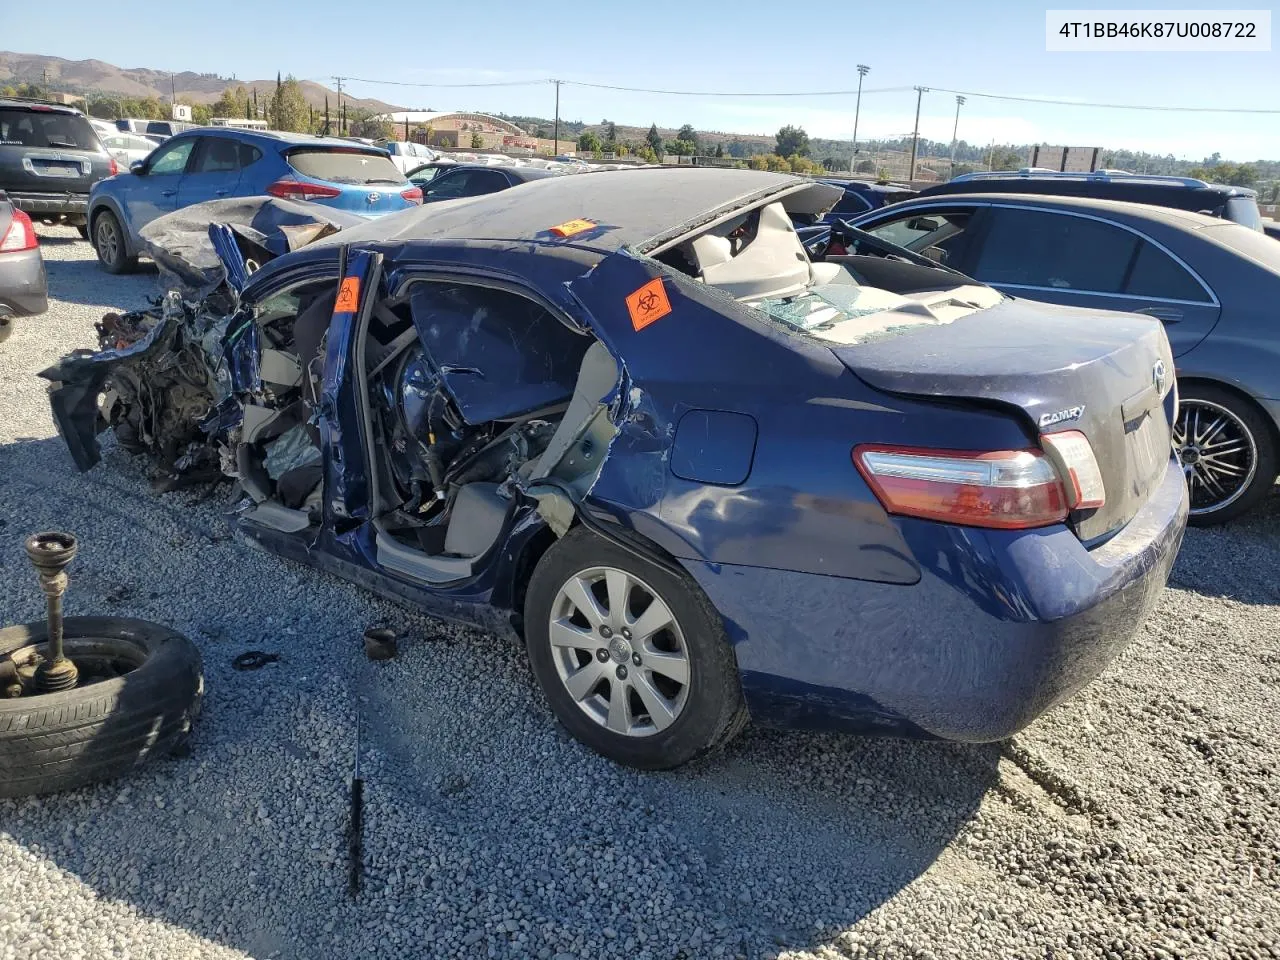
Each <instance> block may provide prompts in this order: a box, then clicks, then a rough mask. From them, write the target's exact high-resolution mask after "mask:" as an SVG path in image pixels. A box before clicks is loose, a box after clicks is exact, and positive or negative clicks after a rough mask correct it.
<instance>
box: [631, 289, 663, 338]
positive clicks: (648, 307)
mask: <svg viewBox="0 0 1280 960" xmlns="http://www.w3.org/2000/svg"><path fill="white" fill-rule="evenodd" d="M627 310H628V311H630V313H631V326H633V327H634V328H635V329H636V330H643V329H644V328H645V327H647V326H648V325H649V324H651V323H653V322H654V321H655V320H661V319H662V318H663V317H665V316H666V315H667V314H668V313H670V312H671V301H670V300H668V299H667V291H666V288H665V287H663V285H662V278H661V277H654V278H653V279H652V280H650V281H649V282H648V283H646V284H645V285H644V286H643V287H641V288H640V289H639V290H637V291H636V292H635V293H633V294H631V296H629V297H627Z"/></svg>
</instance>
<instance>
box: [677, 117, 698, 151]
mask: <svg viewBox="0 0 1280 960" xmlns="http://www.w3.org/2000/svg"><path fill="white" fill-rule="evenodd" d="M676 139H677V140H685V141H688V142H689V143H692V144H693V152H694V153H697V152H698V131H697V130H695V129H693V125H692V124H688V123H686V124H685V125H684V126H683V127H681V128H680V129H679V130H678V131H676Z"/></svg>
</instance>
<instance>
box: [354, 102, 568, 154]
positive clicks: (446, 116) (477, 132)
mask: <svg viewBox="0 0 1280 960" xmlns="http://www.w3.org/2000/svg"><path fill="white" fill-rule="evenodd" d="M379 119H381V120H386V121H388V122H390V123H393V124H395V125H396V127H397V129H398V130H401V131H403V129H404V127H405V126H406V124H407V125H408V129H409V139H410V140H413V141H414V142H416V143H425V144H426V145H427V146H429V147H444V148H445V149H450V148H453V149H460V150H471V149H480V150H512V151H514V152H528V153H535V152H541V151H540V150H539V147H540V141H539V140H538V139H537V138H536V137H534V136H531V135H530V134H529V132H528V131H526V130H523V129H521V128H520V127H517V126H516V125H515V124H514V123H511V122H510V121H508V120H503V119H502V118H501V117H493V116H490V115H489V114H487V113H462V112H449V113H440V112H434V111H432V112H428V111H422V110H402V111H398V112H396V113H388V114H384V115H383V116H381V117H380V118H379ZM546 142H547V143H550V142H551V141H549V140H548V141H546ZM561 142H564V141H561Z"/></svg>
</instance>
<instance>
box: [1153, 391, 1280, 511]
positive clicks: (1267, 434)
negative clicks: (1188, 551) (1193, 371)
mask: <svg viewBox="0 0 1280 960" xmlns="http://www.w3.org/2000/svg"><path fill="white" fill-rule="evenodd" d="M1179 401H1180V408H1179V413H1178V421H1179V422H1178V424H1176V425H1175V427H1176V429H1177V430H1178V431H1181V435H1182V437H1183V439H1184V440H1185V441H1187V442H1185V443H1183V444H1179V442H1178V440H1177V439H1176V438H1175V441H1174V445H1175V447H1178V448H1179V451H1180V456H1182V458H1183V464H1184V467H1185V468H1186V469H1187V470H1188V482H1189V483H1191V484H1192V485H1191V498H1192V503H1191V516H1190V517H1189V518H1188V522H1189V523H1191V524H1192V525H1193V526H1197V527H1207V526H1213V525H1215V524H1220V523H1227V522H1228V521H1231V520H1234V519H1235V518H1236V517H1239V516H1240V515H1241V514H1243V513H1246V512H1248V511H1249V510H1252V509H1253V508H1254V507H1255V506H1257V505H1258V502H1259V501H1260V500H1261V499H1262V498H1263V497H1265V496H1266V495H1267V493H1268V492H1269V491H1270V490H1271V488H1272V487H1273V486H1274V485H1275V482H1276V474H1277V473H1280V461H1278V459H1277V451H1276V443H1275V429H1274V427H1273V426H1272V425H1271V424H1270V423H1269V422H1268V420H1267V418H1266V417H1265V416H1264V415H1263V413H1262V411H1261V410H1259V409H1258V408H1257V407H1256V406H1255V405H1254V404H1253V403H1252V402H1251V401H1249V400H1247V399H1245V398H1244V397H1242V396H1240V395H1239V394H1237V393H1235V392H1233V391H1231V390H1225V389H1223V388H1221V387H1215V386H1213V385H1211V384H1200V383H1192V384H1188V385H1187V386H1185V387H1183V386H1181V385H1179ZM1197 410H1198V411H1199V412H1200V414H1201V418H1202V419H1201V422H1207V421H1205V420H1204V418H1205V417H1206V416H1210V417H1211V416H1215V415H1219V414H1221V413H1226V414H1227V415H1229V417H1230V418H1234V421H1233V422H1229V423H1228V427H1229V428H1230V429H1231V430H1237V431H1243V434H1244V435H1245V440H1246V443H1247V444H1248V445H1251V447H1252V452H1251V462H1246V461H1244V460H1243V459H1238V460H1234V461H1233V465H1237V466H1240V467H1241V469H1243V470H1244V471H1245V473H1244V478H1243V479H1244V482H1243V484H1242V485H1241V487H1240V488H1239V489H1232V490H1230V495H1226V496H1217V497H1216V502H1215V497H1213V496H1212V495H1211V493H1212V492H1211V491H1208V490H1206V489H1205V488H1204V486H1203V484H1200V485H1199V486H1200V489H1197V484H1196V483H1195V482H1192V478H1191V476H1190V474H1191V473H1192V472H1194V470H1195V464H1194V458H1196V457H1198V456H1199V453H1198V452H1196V453H1195V454H1191V453H1190V452H1189V451H1190V450H1191V448H1192V446H1193V445H1192V444H1191V443H1190V441H1191V440H1192V439H1193V438H1192V436H1191V435H1190V434H1191V433H1193V432H1194V430H1193V429H1192V428H1191V422H1190V418H1191V417H1192V416H1194V415H1195V413H1196V412H1197Z"/></svg>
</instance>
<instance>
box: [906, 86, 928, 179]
mask: <svg viewBox="0 0 1280 960" xmlns="http://www.w3.org/2000/svg"><path fill="white" fill-rule="evenodd" d="M928 92H929V88H928V87H916V126H915V129H914V130H912V131H911V172H910V175H909V176H908V177H907V179H908V180H914V179H915V178H916V147H917V146H918V145H919V143H920V101H921V100H923V99H924V95H925V94H926V93H928Z"/></svg>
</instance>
